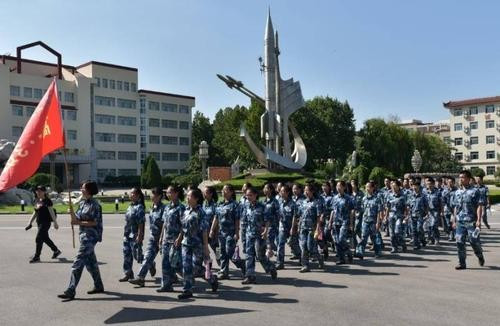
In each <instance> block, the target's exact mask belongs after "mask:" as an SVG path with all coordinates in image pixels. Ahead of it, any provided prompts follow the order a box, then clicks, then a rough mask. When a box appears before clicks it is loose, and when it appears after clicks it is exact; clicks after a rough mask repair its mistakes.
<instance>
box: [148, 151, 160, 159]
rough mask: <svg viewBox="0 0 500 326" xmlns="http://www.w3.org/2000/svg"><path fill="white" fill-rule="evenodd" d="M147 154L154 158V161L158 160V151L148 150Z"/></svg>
mask: <svg viewBox="0 0 500 326" xmlns="http://www.w3.org/2000/svg"><path fill="white" fill-rule="evenodd" d="M149 155H151V156H152V157H153V158H154V159H155V161H159V160H160V153H158V152H149Z"/></svg>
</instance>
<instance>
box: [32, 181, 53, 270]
mask: <svg viewBox="0 0 500 326" xmlns="http://www.w3.org/2000/svg"><path fill="white" fill-rule="evenodd" d="M46 191H47V190H46V189H45V187H44V186H37V187H36V188H35V193H36V202H35V211H34V212H33V215H32V216H31V219H30V222H29V224H28V225H27V226H26V228H25V229H26V231H28V230H29V229H31V227H32V224H33V221H34V220H35V219H36V224H37V225H38V233H37V234H36V238H35V242H36V250H35V255H34V256H33V257H31V259H30V263H36V262H39V261H40V254H41V253H42V246H43V244H44V243H45V244H46V245H47V246H49V247H50V249H52V251H53V252H54V253H53V255H52V259H56V258H57V257H58V256H59V255H60V254H61V251H60V250H59V249H58V248H57V246H56V245H55V244H54V242H52V240H51V239H50V238H49V229H50V225H51V224H52V222H54V228H55V229H56V230H57V229H58V228H59V225H58V224H57V220H56V213H55V211H54V207H53V205H52V201H51V200H50V199H49V198H48V197H47V192H46Z"/></svg>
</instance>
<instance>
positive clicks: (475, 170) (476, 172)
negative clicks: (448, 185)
mask: <svg viewBox="0 0 500 326" xmlns="http://www.w3.org/2000/svg"><path fill="white" fill-rule="evenodd" d="M470 173H472V175H473V176H475V177H483V178H484V176H485V175H486V173H485V172H484V170H483V169H481V168H472V169H470Z"/></svg>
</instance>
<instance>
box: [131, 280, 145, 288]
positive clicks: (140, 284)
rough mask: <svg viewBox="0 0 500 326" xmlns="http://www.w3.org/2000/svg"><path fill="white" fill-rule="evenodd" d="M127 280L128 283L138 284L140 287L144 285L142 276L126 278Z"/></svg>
mask: <svg viewBox="0 0 500 326" xmlns="http://www.w3.org/2000/svg"><path fill="white" fill-rule="evenodd" d="M128 282H129V283H130V284H134V285H139V286H140V287H141V288H142V287H144V284H145V282H144V279H142V278H133V279H130V280H128Z"/></svg>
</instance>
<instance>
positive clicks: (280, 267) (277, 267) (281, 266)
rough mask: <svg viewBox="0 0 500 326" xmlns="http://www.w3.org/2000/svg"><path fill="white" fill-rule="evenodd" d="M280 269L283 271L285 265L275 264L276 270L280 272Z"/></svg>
mask: <svg viewBox="0 0 500 326" xmlns="http://www.w3.org/2000/svg"><path fill="white" fill-rule="evenodd" d="M282 269H285V265H283V264H281V263H280V264H276V270H282Z"/></svg>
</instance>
